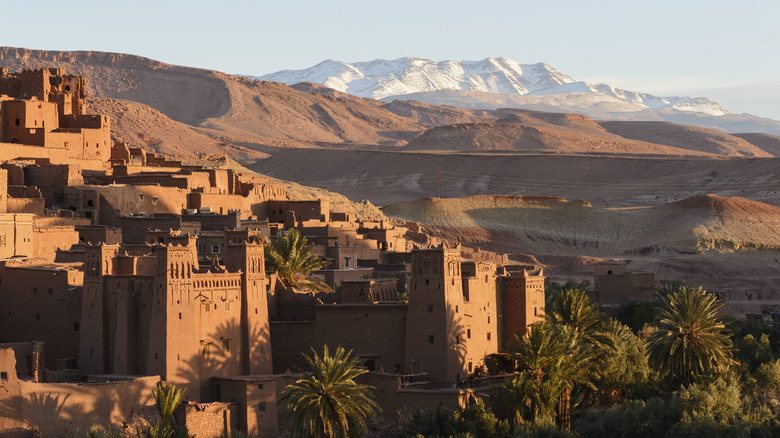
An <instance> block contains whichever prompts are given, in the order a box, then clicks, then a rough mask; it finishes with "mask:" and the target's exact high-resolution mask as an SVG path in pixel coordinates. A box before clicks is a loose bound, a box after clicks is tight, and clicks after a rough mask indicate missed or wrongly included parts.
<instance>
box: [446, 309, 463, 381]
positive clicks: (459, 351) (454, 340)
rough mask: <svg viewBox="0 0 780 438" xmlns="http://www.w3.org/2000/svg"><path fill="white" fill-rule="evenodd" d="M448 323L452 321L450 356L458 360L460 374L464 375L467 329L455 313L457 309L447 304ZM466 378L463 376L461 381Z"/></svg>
mask: <svg viewBox="0 0 780 438" xmlns="http://www.w3.org/2000/svg"><path fill="white" fill-rule="evenodd" d="M446 320H447V321H451V323H450V326H449V329H448V330H447V348H448V349H449V356H450V357H454V358H456V359H457V363H458V364H459V367H460V369H459V370H458V374H459V375H461V374H462V370H463V369H464V368H465V367H464V365H465V363H466V328H465V327H464V325H463V321H462V319H461V317H460V315H459V314H457V313H455V309H454V308H453V307H452V305H451V304H447V319H446ZM465 377H466V376H463V375H461V379H464V378H465Z"/></svg>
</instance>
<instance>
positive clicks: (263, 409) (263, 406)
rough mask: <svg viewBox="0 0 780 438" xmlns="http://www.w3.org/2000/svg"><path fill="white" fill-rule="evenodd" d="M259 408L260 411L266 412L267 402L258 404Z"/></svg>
mask: <svg viewBox="0 0 780 438" xmlns="http://www.w3.org/2000/svg"><path fill="white" fill-rule="evenodd" d="M257 410H258V411H260V412H265V402H260V403H258V404H257Z"/></svg>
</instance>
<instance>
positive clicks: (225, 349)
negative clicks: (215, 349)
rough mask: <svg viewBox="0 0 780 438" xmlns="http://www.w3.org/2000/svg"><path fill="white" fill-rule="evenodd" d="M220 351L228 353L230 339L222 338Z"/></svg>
mask: <svg viewBox="0 0 780 438" xmlns="http://www.w3.org/2000/svg"><path fill="white" fill-rule="evenodd" d="M222 352H223V353H230V339H223V340H222Z"/></svg>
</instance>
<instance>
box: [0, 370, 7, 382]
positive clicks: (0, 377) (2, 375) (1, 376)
mask: <svg viewBox="0 0 780 438" xmlns="http://www.w3.org/2000/svg"><path fill="white" fill-rule="evenodd" d="M0 380H8V373H7V372H5V371H0Z"/></svg>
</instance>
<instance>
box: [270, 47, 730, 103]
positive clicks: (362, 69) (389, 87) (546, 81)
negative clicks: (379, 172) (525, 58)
mask: <svg viewBox="0 0 780 438" xmlns="http://www.w3.org/2000/svg"><path fill="white" fill-rule="evenodd" d="M258 79H262V80H267V81H276V82H283V83H286V84H296V83H299V82H315V83H319V84H323V85H325V86H327V87H330V88H333V89H336V90H339V91H343V92H345V93H349V94H353V95H355V96H359V97H368V98H373V99H385V98H392V97H394V96H401V95H404V94H412V93H422V92H434V91H443V90H461V91H476V92H482V93H493V94H512V95H521V96H522V95H550V94H556V95H559V94H565V93H578V94H581V93H588V94H592V95H594V97H597V96H603V98H604V99H608V100H612V101H614V100H615V99H617V100H620V101H624V102H626V103H631V104H633V105H635V106H636V107H637V108H639V109H642V108H644V109H660V108H670V109H674V110H679V111H694V112H702V113H706V114H709V115H725V114H728V111H726V109H725V108H723V107H722V106H720V105H718V103H717V102H714V101H712V100H711V99H708V98H695V99H694V98H690V97H668V98H664V97H656V96H652V95H649V94H646V93H638V92H633V91H627V90H621V89H617V88H614V87H611V86H609V85H607V84H587V83H585V82H582V81H577V80H576V79H573V78H572V77H570V76H568V75H567V74H565V73H563V72H561V71H559V70H556V69H555V68H553V67H552V66H550V65H548V64H546V63H543V62H539V63H536V64H520V63H517V62H515V61H513V60H511V59H508V58H504V57H498V58H493V57H490V58H485V59H482V60H479V61H439V62H435V61H431V60H429V59H424V58H415V57H405V58H398V59H393V60H385V59H375V60H373V61H367V62H356V63H351V64H349V63H345V62H341V61H337V60H332V59H329V60H326V61H323V62H321V63H319V64H317V65H315V66H314V67H311V68H308V69H304V70H283V71H279V72H276V73H271V74H268V75H265V76H262V77H260V78H258Z"/></svg>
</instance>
